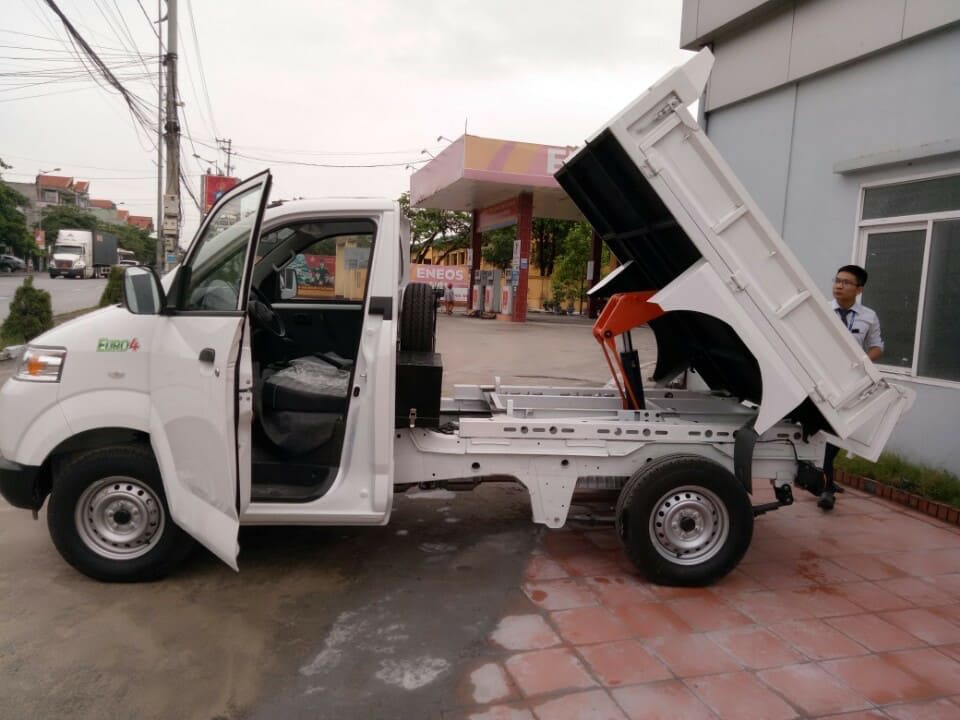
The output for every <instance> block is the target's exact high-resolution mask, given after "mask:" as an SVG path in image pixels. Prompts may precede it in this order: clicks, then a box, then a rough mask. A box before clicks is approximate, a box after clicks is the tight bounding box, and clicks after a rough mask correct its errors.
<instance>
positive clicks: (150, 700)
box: [0, 280, 653, 720]
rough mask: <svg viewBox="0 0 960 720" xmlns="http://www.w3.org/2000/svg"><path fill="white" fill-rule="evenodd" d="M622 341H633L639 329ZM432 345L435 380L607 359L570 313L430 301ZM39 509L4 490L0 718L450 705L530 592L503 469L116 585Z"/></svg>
mask: <svg viewBox="0 0 960 720" xmlns="http://www.w3.org/2000/svg"><path fill="white" fill-rule="evenodd" d="M61 284H62V285H63V288H64V289H68V288H71V287H72V286H74V285H76V286H80V285H87V284H92V283H91V282H90V281H87V282H86V283H79V282H70V281H62V280H58V281H56V283H54V285H57V286H59V285H61ZM55 289H56V290H58V291H59V290H60V288H59V287H57V288H55ZM534 319H535V318H534ZM638 345H640V346H641V347H643V355H642V358H641V359H642V360H646V359H649V358H650V357H651V356H652V352H653V344H652V340H651V339H650V338H649V337H647V338H646V340H645V341H642V342H640V343H638ZM438 350H439V351H440V352H441V353H442V354H443V358H444V366H445V367H444V388H445V391H446V392H447V393H449V392H450V390H452V385H453V383H463V382H469V383H474V382H484V383H490V382H492V381H493V378H494V376H496V375H499V376H501V377H502V378H503V380H504V381H505V382H521V383H524V384H547V383H554V384H574V383H602V382H603V381H605V380H606V377H607V370H606V365H605V363H604V361H603V359H602V356H601V354H600V349H599V348H598V347H597V344H596V342H594V340H593V338H592V337H591V334H590V326H589V324H588V323H585V322H583V321H577V320H564V321H561V322H550V323H547V322H536V321H534V322H529V323H527V324H525V325H519V324H513V323H508V322H499V321H495V320H475V319H469V318H465V317H462V316H454V317H440V319H439V327H438ZM11 365H12V363H2V364H0V366H2V367H0V369H7V368H9V366H11ZM39 520H40V521H39V522H35V521H33V520H32V519H31V517H30V514H29V513H28V512H25V511H21V510H16V509H14V508H11V507H10V506H9V505H7V504H6V503H5V502H4V501H3V500H0V547H2V548H3V551H2V552H0V648H2V650H0V697H2V698H3V702H2V703H0V718H2V719H4V720H6V719H7V718H10V719H11V720H12V719H13V718H17V719H18V720H19V719H21V718H54V717H71V718H99V717H107V716H114V715H117V713H118V711H119V712H120V714H121V715H123V716H124V717H135V718H173V717H176V718H196V719H197V720H213V719H214V718H216V719H218V720H227V719H229V720H239V719H240V718H250V719H251V720H254V719H260V718H264V719H268V718H278V717H282V718H372V719H376V720H383V719H386V718H403V719H404V720H407V719H409V718H417V719H418V720H421V719H423V720H438V719H439V718H451V717H462V714H461V713H462V708H463V703H464V702H465V701H464V700H463V699H462V698H461V693H462V688H461V687H460V686H459V685H458V683H459V682H461V681H462V679H463V677H464V672H465V669H466V668H468V667H471V664H472V663H476V661H477V660H478V658H481V657H483V656H484V654H485V653H488V652H489V650H488V644H487V640H486V638H487V636H488V635H489V634H490V632H491V631H492V630H493V629H494V628H495V627H496V623H497V621H498V619H499V618H500V617H501V616H502V615H503V613H504V611H505V610H509V609H510V608H512V607H521V606H524V605H523V604H524V603H528V601H527V600H526V599H525V597H524V596H523V595H522V593H521V592H520V590H519V579H520V578H521V577H522V575H523V572H524V568H525V566H526V564H527V562H528V559H529V554H530V551H531V549H532V548H533V547H534V544H535V542H536V539H537V537H538V534H539V533H540V532H541V530H540V529H538V528H537V527H536V526H534V525H533V524H532V523H531V522H530V505H529V499H528V498H527V496H526V493H525V491H523V490H522V489H521V488H519V487H515V486H509V485H489V486H481V487H480V488H478V489H477V490H475V491H473V492H466V493H457V494H453V493H448V492H446V491H440V492H431V493H426V494H420V495H411V494H410V493H408V494H405V495H398V496H397V497H396V499H395V502H394V514H393V517H392V518H391V521H390V524H389V525H387V526H385V527H380V528H244V529H243V530H242V531H241V535H240V546H241V548H242V550H241V553H240V567H241V572H240V573H239V574H235V573H234V572H233V571H232V570H230V569H229V568H228V567H227V566H225V565H224V564H222V563H220V562H219V561H218V560H216V559H215V558H213V557H212V556H211V555H210V554H209V553H207V552H206V551H202V550H201V551H198V552H196V553H195V554H194V556H193V557H192V559H191V560H189V561H188V562H187V564H186V565H185V566H184V567H183V568H182V569H181V570H180V571H179V572H177V573H176V574H175V575H174V576H172V577H170V578H167V579H166V580H164V581H162V582H158V583H152V584H144V585H127V586H123V585H104V584H101V583H97V582H94V581H91V580H89V579H87V578H86V577H84V576H82V575H79V574H78V573H77V572H75V571H74V570H73V569H72V568H70V567H69V566H68V565H67V564H66V563H65V562H63V560H61V558H60V557H59V555H58V554H57V552H56V550H55V549H54V547H53V545H52V543H51V542H50V539H49V537H48V534H47V530H46V527H45V525H46V522H45V521H46V514H45V511H41V513H40V518H39ZM524 607H525V606H524ZM118 709H119V710H118Z"/></svg>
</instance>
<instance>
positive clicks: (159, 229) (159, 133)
mask: <svg viewBox="0 0 960 720" xmlns="http://www.w3.org/2000/svg"><path fill="white" fill-rule="evenodd" d="M162 20H163V0H157V57H158V58H160V64H159V65H158V66H157V225H156V227H155V228H154V230H155V232H156V233H157V246H156V248H155V254H156V258H157V260H156V268H157V272H162V271H163V258H164V252H163V60H162V58H163V26H162V25H161V24H160V23H161V21H162Z"/></svg>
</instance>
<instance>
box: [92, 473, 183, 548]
mask: <svg viewBox="0 0 960 720" xmlns="http://www.w3.org/2000/svg"><path fill="white" fill-rule="evenodd" d="M74 519H75V521H76V525H77V532H78V534H79V535H80V539H81V540H82V541H83V544H84V545H86V546H87V547H88V548H89V549H90V550H92V551H93V552H95V553H96V554H97V555H99V556H100V557H103V558H107V559H110V560H132V559H134V558H138V557H142V556H143V555H146V554H147V553H148V552H150V550H152V549H153V547H154V546H155V545H156V544H157V542H159V540H160V537H161V536H162V535H163V528H164V525H165V523H166V518H165V513H164V512H163V504H162V503H161V502H160V498H159V496H158V495H157V493H156V492H155V491H154V490H153V488H151V487H150V486H149V485H147V484H146V483H144V482H142V481H140V480H137V479H136V478H132V477H126V476H114V477H108V478H104V479H102V480H98V481H97V482H95V483H92V484H91V485H90V486H89V487H88V488H87V489H86V490H84V491H83V494H82V495H81V496H80V500H79V501H78V502H77V509H76V513H75V517H74Z"/></svg>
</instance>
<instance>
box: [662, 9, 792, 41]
mask: <svg viewBox="0 0 960 720" xmlns="http://www.w3.org/2000/svg"><path fill="white" fill-rule="evenodd" d="M792 2H793V0H683V10H682V14H681V17H680V47H682V48H686V49H688V50H693V49H696V48H697V47H700V46H702V45H703V44H704V43H707V42H710V38H711V36H712V35H713V34H714V33H716V32H717V31H718V30H721V29H722V32H726V31H728V30H729V29H730V28H729V27H727V26H730V27H735V26H736V25H739V24H745V23H749V22H750V17H749V16H751V15H754V16H755V15H756V11H758V10H761V9H762V8H764V7H765V6H770V7H776V6H777V5H783V4H792ZM745 16H746V17H745Z"/></svg>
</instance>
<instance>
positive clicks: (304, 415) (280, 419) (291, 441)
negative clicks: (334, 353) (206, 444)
mask: <svg viewBox="0 0 960 720" xmlns="http://www.w3.org/2000/svg"><path fill="white" fill-rule="evenodd" d="M350 375H351V372H350V368H349V367H338V366H336V365H334V364H332V363H331V362H328V361H325V360H323V359H321V358H320V357H317V356H314V355H307V356H305V357H300V358H296V359H294V360H291V361H289V362H287V363H284V364H283V365H281V366H272V367H268V368H267V369H266V370H264V373H263V378H262V381H261V385H260V392H259V393H258V395H259V403H258V404H259V405H260V413H259V415H260V419H261V425H262V426H263V430H264V433H265V434H266V436H267V437H268V438H269V439H270V441H271V442H272V443H273V444H274V445H276V446H277V447H278V448H279V449H280V450H282V451H283V452H285V453H287V454H289V455H303V454H305V453H308V452H311V451H313V450H317V449H318V448H320V446H322V445H323V444H324V443H326V442H327V441H328V440H329V439H330V438H331V437H332V436H333V434H334V432H335V431H336V429H337V427H338V425H339V424H341V423H342V422H343V420H344V418H345V416H346V413H347V400H348V396H349V394H350Z"/></svg>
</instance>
